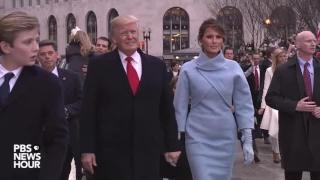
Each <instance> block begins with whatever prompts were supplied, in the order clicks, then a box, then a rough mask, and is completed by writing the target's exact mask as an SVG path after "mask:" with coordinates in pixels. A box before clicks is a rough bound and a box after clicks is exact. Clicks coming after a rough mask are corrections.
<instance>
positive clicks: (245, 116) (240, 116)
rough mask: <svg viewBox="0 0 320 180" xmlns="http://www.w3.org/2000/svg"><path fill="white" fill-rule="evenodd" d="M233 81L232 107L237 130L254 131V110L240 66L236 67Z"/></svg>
mask: <svg viewBox="0 0 320 180" xmlns="http://www.w3.org/2000/svg"><path fill="white" fill-rule="evenodd" d="M235 71H236V72H237V75H236V76H235V79H234V89H233V95H232V99H233V105H234V109H235V116H236V120H237V124H238V129H239V130H240V129H248V128H249V129H254V108H253V103H252V97H251V93H250V88H249V85H248V82H247V80H246V77H245V75H244V74H243V72H242V70H241V68H240V66H239V67H238V66H236V68H235Z"/></svg>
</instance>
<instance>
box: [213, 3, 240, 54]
mask: <svg viewBox="0 0 320 180" xmlns="http://www.w3.org/2000/svg"><path fill="white" fill-rule="evenodd" d="M217 21H218V22H219V23H220V24H222V26H223V28H224V29H225V32H226V41H225V44H226V45H227V46H228V47H232V48H233V49H235V50H238V49H239V48H240V46H241V45H242V44H243V43H244V42H243V21H242V13H241V12H240V10H239V9H237V8H236V7H233V6H226V7H224V8H222V9H221V10H220V11H219V13H218V15H217Z"/></svg>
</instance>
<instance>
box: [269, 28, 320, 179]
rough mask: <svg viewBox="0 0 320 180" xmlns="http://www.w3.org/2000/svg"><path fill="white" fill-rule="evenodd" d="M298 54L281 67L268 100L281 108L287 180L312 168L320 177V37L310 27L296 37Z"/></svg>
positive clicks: (281, 133)
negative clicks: (319, 51) (319, 49)
mask: <svg viewBox="0 0 320 180" xmlns="http://www.w3.org/2000/svg"><path fill="white" fill-rule="evenodd" d="M296 47H297V48H298V55H297V56H296V57H294V59H292V61H288V62H287V63H285V64H283V65H281V66H280V67H278V68H277V69H276V70H275V72H274V75H273V78H272V81H271V84H270V87H269V90H268V93H267V95H266V103H267V105H268V106H270V107H271V108H274V109H277V110H278V111H279V146H280V154H281V158H282V159H281V163H282V168H283V169H284V170H285V179H286V180H301V178H302V172H303V171H309V172H311V173H310V174H311V180H319V179H320V141H319V137H320V94H319V92H320V62H319V59H317V58H315V57H313V54H314V52H315V48H316V38H315V36H314V34H312V33H311V32H309V31H304V32H301V33H300V34H298V35H297V37H296Z"/></svg>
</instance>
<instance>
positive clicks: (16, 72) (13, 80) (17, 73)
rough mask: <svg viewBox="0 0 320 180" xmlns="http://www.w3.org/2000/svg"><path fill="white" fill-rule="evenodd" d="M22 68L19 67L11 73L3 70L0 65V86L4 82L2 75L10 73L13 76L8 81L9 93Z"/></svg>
mask: <svg viewBox="0 0 320 180" xmlns="http://www.w3.org/2000/svg"><path fill="white" fill-rule="evenodd" d="M22 68H23V67H19V68H18V69H15V70H13V71H8V70H7V69H6V68H4V67H3V66H2V65H1V64H0V86H1V85H2V84H3V82H4V75H6V74H7V73H9V72H12V73H13V74H14V76H13V77H12V78H11V79H10V81H9V86H10V92H11V90H12V88H13V86H14V85H15V84H16V82H17V80H18V78H19V76H20V74H21V71H22Z"/></svg>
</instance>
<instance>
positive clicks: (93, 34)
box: [87, 11, 97, 44]
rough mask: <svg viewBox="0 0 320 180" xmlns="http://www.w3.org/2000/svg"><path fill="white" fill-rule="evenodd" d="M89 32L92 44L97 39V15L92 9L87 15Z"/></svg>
mask: <svg viewBox="0 0 320 180" xmlns="http://www.w3.org/2000/svg"><path fill="white" fill-rule="evenodd" d="M87 33H88V36H89V38H90V40H91V43H92V44H96V41H97V17H96V15H95V14H94V12H92V11H90V12H89V14H88V16H87Z"/></svg>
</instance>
